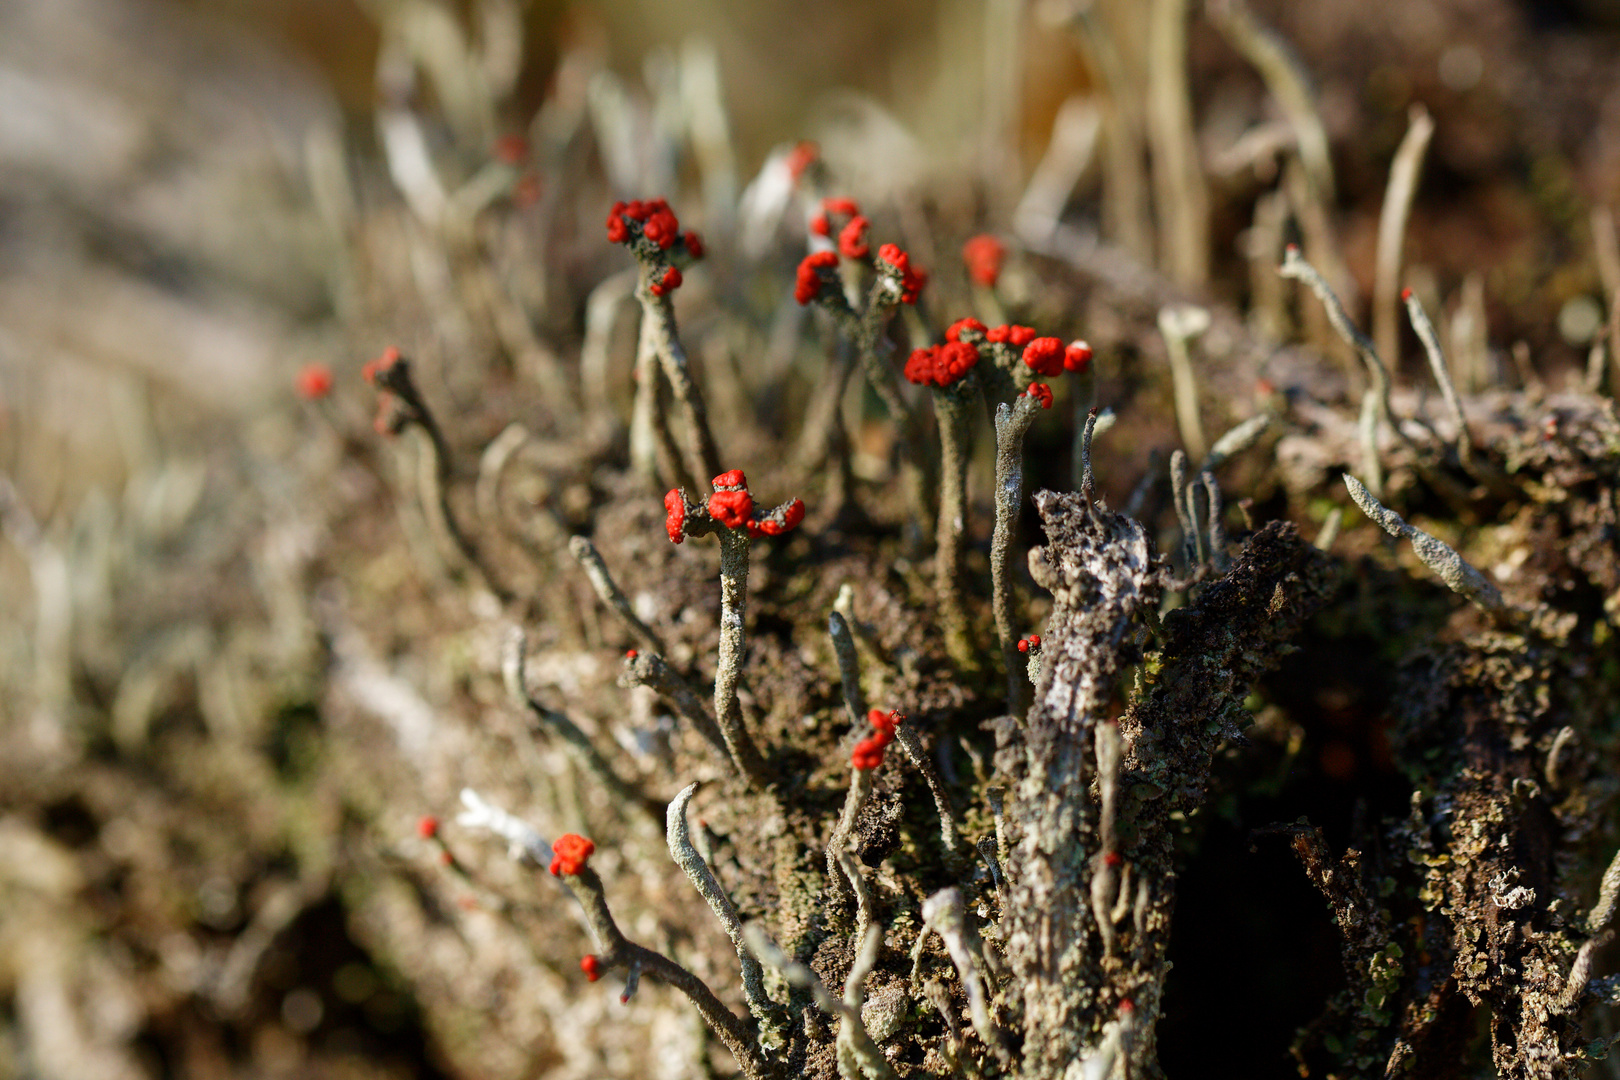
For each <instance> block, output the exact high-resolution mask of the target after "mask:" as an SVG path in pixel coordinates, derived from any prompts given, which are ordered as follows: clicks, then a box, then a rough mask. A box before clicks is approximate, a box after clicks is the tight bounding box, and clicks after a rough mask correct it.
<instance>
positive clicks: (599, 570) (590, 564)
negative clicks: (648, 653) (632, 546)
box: [568, 536, 669, 653]
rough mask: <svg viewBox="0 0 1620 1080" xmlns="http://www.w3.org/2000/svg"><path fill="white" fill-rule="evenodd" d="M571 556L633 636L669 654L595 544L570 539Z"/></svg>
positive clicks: (588, 540)
mask: <svg viewBox="0 0 1620 1080" xmlns="http://www.w3.org/2000/svg"><path fill="white" fill-rule="evenodd" d="M568 553H569V554H570V555H572V556H573V557H574V561H575V562H577V563H579V566H580V569H582V570H584V571H585V577H586V578H587V579H588V580H589V581H590V583H591V588H592V589H593V590H595V592H596V598H597V599H598V600H600V601H602V604H603V606H604V607H606V608H608V609H609V610H610V611H612V612H613V613H614V614H616V615H617V616H619V618H620V620H622V621H623V623H624V625H625V626H626V627H628V628H629V630H630V632H631V633H632V634H634V635H635V636H636V637H638V638H640V639H641V641H642V642H644V643H645V644H647V645H648V646H650V647H651V648H652V649H653V650H654V651H655V652H659V653H664V652H668V651H669V650H668V649H667V648H666V647H665V645H664V639H663V638H662V637H660V636H659V635H658V633H657V631H655V630H653V628H652V627H650V626H648V625H647V624H646V623H644V622H642V621H641V617H640V616H638V615H637V614H636V611H635V608H633V607H631V606H630V598H629V597H627V596H625V595H624V590H622V589H620V588H619V586H618V583H617V582H615V581H614V580H613V575H612V574H611V573H609V572H608V568H607V563H605V562H603V561H602V555H601V552H599V551H597V550H596V545H595V544H593V543H591V541H590V539H589V538H587V537H584V536H575V537H572V538H570V539H569V541H568Z"/></svg>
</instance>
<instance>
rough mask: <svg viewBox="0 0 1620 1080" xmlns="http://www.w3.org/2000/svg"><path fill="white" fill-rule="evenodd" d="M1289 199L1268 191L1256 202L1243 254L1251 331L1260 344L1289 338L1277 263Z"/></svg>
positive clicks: (1279, 193)
mask: <svg viewBox="0 0 1620 1080" xmlns="http://www.w3.org/2000/svg"><path fill="white" fill-rule="evenodd" d="M1287 226H1288V196H1287V195H1285V194H1283V193H1282V192H1280V191H1268V192H1266V193H1265V194H1264V195H1262V196H1260V197H1259V198H1258V199H1256V200H1255V201H1254V220H1253V222H1252V223H1251V224H1250V226H1249V238H1248V244H1247V246H1246V247H1245V248H1244V251H1243V254H1244V257H1245V258H1246V259H1248V262H1249V296H1250V301H1249V329H1250V331H1251V332H1252V333H1253V334H1254V336H1255V337H1257V338H1259V339H1260V340H1261V341H1264V342H1267V343H1271V344H1275V343H1277V342H1279V341H1282V340H1283V339H1284V338H1285V337H1287V336H1288V325H1289V319H1288V302H1287V297H1286V296H1285V295H1284V289H1283V284H1282V279H1281V278H1279V277H1278V276H1277V262H1278V260H1280V259H1281V258H1282V255H1283V248H1284V247H1285V246H1286V244H1287V241H1286V240H1285V238H1284V236H1285V230H1286V228H1287Z"/></svg>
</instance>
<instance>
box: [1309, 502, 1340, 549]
mask: <svg viewBox="0 0 1620 1080" xmlns="http://www.w3.org/2000/svg"><path fill="white" fill-rule="evenodd" d="M1343 522H1344V507H1342V506H1335V507H1334V508H1333V509H1332V510H1329V511H1328V516H1327V520H1325V521H1323V522H1322V530H1321V532H1318V533H1317V534H1316V547H1317V550H1319V551H1327V550H1329V549H1330V548H1332V547H1333V541H1335V540H1337V539H1338V538H1339V526H1340V525H1341V524H1342V523H1343Z"/></svg>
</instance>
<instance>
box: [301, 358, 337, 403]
mask: <svg viewBox="0 0 1620 1080" xmlns="http://www.w3.org/2000/svg"><path fill="white" fill-rule="evenodd" d="M293 386H294V387H295V388H296V389H297V390H298V396H299V397H301V398H303V399H304V400H305V401H315V400H316V399H318V398H323V397H325V396H326V395H327V394H330V393H331V392H332V369H331V368H329V367H327V366H326V365H325V364H305V365H304V367H303V370H301V371H299V373H298V378H297V379H295V380H293Z"/></svg>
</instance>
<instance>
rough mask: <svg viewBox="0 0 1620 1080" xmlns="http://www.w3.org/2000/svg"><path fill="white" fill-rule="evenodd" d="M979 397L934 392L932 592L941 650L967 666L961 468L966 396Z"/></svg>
mask: <svg viewBox="0 0 1620 1080" xmlns="http://www.w3.org/2000/svg"><path fill="white" fill-rule="evenodd" d="M968 395H971V397H972V398H976V397H978V396H979V394H978V388H977V386H976V384H974V383H968V384H966V385H963V384H958V385H957V386H951V387H943V388H939V389H936V390H934V392H933V396H934V415H935V416H936V417H937V418H938V419H939V445H940V450H941V459H942V460H941V463H940V478H939V480H940V483H939V522H938V525H937V527H936V528H935V530H934V593H935V595H936V596H938V597H939V606H940V621H941V622H942V623H943V624H944V630H945V648H946V651H947V652H949V653H950V656H951V659H952V660H954V661H955V662H956V664H957V665H958V666H959V667H973V666H975V665H974V660H975V657H974V650H973V643H972V641H971V640H970V639H969V637H968V616H967V608H966V606H965V603H964V601H963V598H962V548H963V543H964V537H965V535H966V532H967V467H968V458H969V456H970V455H971V453H972V444H971V441H970V428H969V422H970V420H971V417H970V415H969V413H970V409H969V403H970V400H971V399H970V397H969V396H968Z"/></svg>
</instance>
